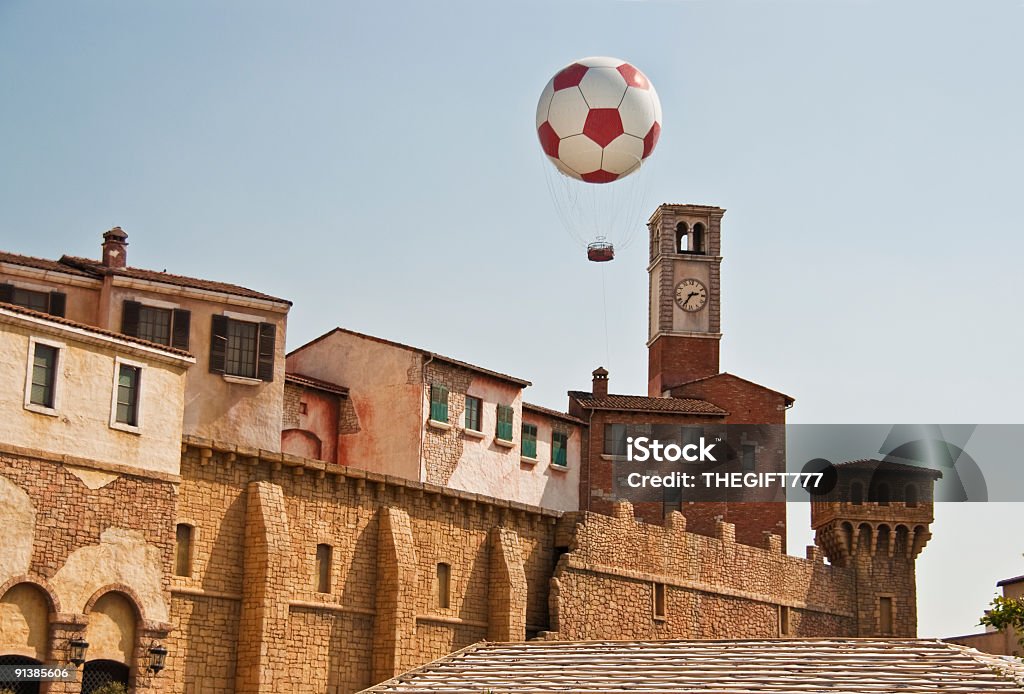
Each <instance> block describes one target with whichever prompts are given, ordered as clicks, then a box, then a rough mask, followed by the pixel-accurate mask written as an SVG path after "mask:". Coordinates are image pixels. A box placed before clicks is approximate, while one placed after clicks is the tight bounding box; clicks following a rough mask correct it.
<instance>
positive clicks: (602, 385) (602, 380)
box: [593, 366, 608, 398]
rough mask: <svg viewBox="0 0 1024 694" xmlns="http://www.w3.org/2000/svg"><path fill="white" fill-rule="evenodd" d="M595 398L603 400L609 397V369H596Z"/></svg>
mask: <svg viewBox="0 0 1024 694" xmlns="http://www.w3.org/2000/svg"><path fill="white" fill-rule="evenodd" d="M593 376H594V389H593V393H594V397H595V398H603V397H605V396H606V395H608V369H606V368H604V367H603V366H599V367H597V368H596V369H594V374H593Z"/></svg>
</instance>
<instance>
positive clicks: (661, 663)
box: [364, 639, 1024, 694]
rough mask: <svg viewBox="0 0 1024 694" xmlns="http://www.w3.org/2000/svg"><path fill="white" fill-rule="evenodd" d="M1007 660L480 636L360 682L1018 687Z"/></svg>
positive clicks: (792, 688) (935, 652) (885, 642)
mask: <svg viewBox="0 0 1024 694" xmlns="http://www.w3.org/2000/svg"><path fill="white" fill-rule="evenodd" d="M1015 667H1017V666H1015V665H1013V664H1012V662H1010V661H1009V660H999V659H998V657H997V656H986V655H983V654H980V653H978V652H977V651H974V650H973V649H967V648H963V647H960V646H955V645H952V644H946V643H943V642H941V641H934V640H924V639H794V640H781V639H780V640H761V641H584V642H566V641H531V642H527V643H511V644H502V643H486V642H484V643H479V644H475V645H473V646H470V647H469V648H466V649H463V650H462V651H459V652H457V653H453V654H452V655H450V656H447V657H445V658H442V659H440V660H437V661H434V662H433V663H429V664H427V665H424V666H423V667H420V668H417V669H415V670H412V671H410V672H408V673H406V674H404V675H400V676H399V677H396V678H394V679H391V680H388V681H387V682H383V683H381V684H379V685H377V686H375V687H371V688H370V689H367V690H364V691H366V692H426V691H429V692H441V693H445V692H447V693H448V694H462V693H465V694H468V693H469V692H473V693H475V694H480V693H481V692H491V694H500V693H508V694H525V693H527V692H531V693H538V694H539V693H541V692H647V693H650V694H654V693H659V692H666V693H667V692H675V693H678V692H695V693H696V692H699V693H700V694H753V693H762V692H775V693H783V692H785V693H786V694H801V693H808V694H810V693H815V694H840V693H842V694H882V693H887V692H901V693H903V694H925V693H928V694H979V693H982V692H1014V693H1017V694H1020V693H1021V692H1024V689H1022V688H1021V687H1020V683H1021V676H1022V675H1024V670H1020V669H1017V670H1015ZM1015 680H1016V681H1015Z"/></svg>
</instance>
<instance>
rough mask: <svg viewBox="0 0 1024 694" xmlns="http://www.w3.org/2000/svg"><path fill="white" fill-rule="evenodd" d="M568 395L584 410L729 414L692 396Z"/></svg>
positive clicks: (576, 392) (571, 393)
mask: <svg viewBox="0 0 1024 694" xmlns="http://www.w3.org/2000/svg"><path fill="white" fill-rule="evenodd" d="M569 397H571V398H573V399H575V400H576V401H577V402H578V403H579V404H580V407H582V408H583V409H585V410H631V411H633V412H653V413H656V412H679V413H682V414H704V415H711V416H716V417H720V416H725V415H727V414H729V413H728V412H726V411H725V410H723V409H722V408H721V407H718V406H717V405H713V404H711V403H710V402H708V401H707V400H697V399H694V398H650V397H647V396H646V395H613V394H611V393H609V394H608V395H606V396H605V397H603V398H595V397H594V395H593V393H587V392H583V391H578V390H571V391H569Z"/></svg>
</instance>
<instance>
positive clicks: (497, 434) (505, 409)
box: [494, 403, 516, 443]
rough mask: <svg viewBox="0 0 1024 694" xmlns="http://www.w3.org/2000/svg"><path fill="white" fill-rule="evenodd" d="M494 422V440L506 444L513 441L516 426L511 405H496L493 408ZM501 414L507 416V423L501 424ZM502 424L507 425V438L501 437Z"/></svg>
mask: <svg viewBox="0 0 1024 694" xmlns="http://www.w3.org/2000/svg"><path fill="white" fill-rule="evenodd" d="M494 412H495V422H494V438H495V439H497V440H498V441H504V442H506V443H512V442H513V441H515V425H516V410H515V408H514V407H512V405H502V404H501V403H498V405H497V407H496V408H495V411H494ZM503 414H507V415H508V417H507V419H508V421H507V422H503V421H502V420H503V419H504V417H503V416H502V415H503ZM502 424H507V425H508V436H507V437H505V436H502V433H503V432H502V426H501V425H502Z"/></svg>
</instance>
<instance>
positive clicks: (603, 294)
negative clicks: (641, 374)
mask: <svg viewBox="0 0 1024 694" xmlns="http://www.w3.org/2000/svg"><path fill="white" fill-rule="evenodd" d="M601 303H602V304H604V363H605V364H607V365H608V366H606V367H605V368H607V369H610V368H611V367H612V358H611V356H610V355H611V347H610V344H611V341H610V340H609V339H608V292H607V291H606V290H605V281H604V266H603V265H602V266H601Z"/></svg>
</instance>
